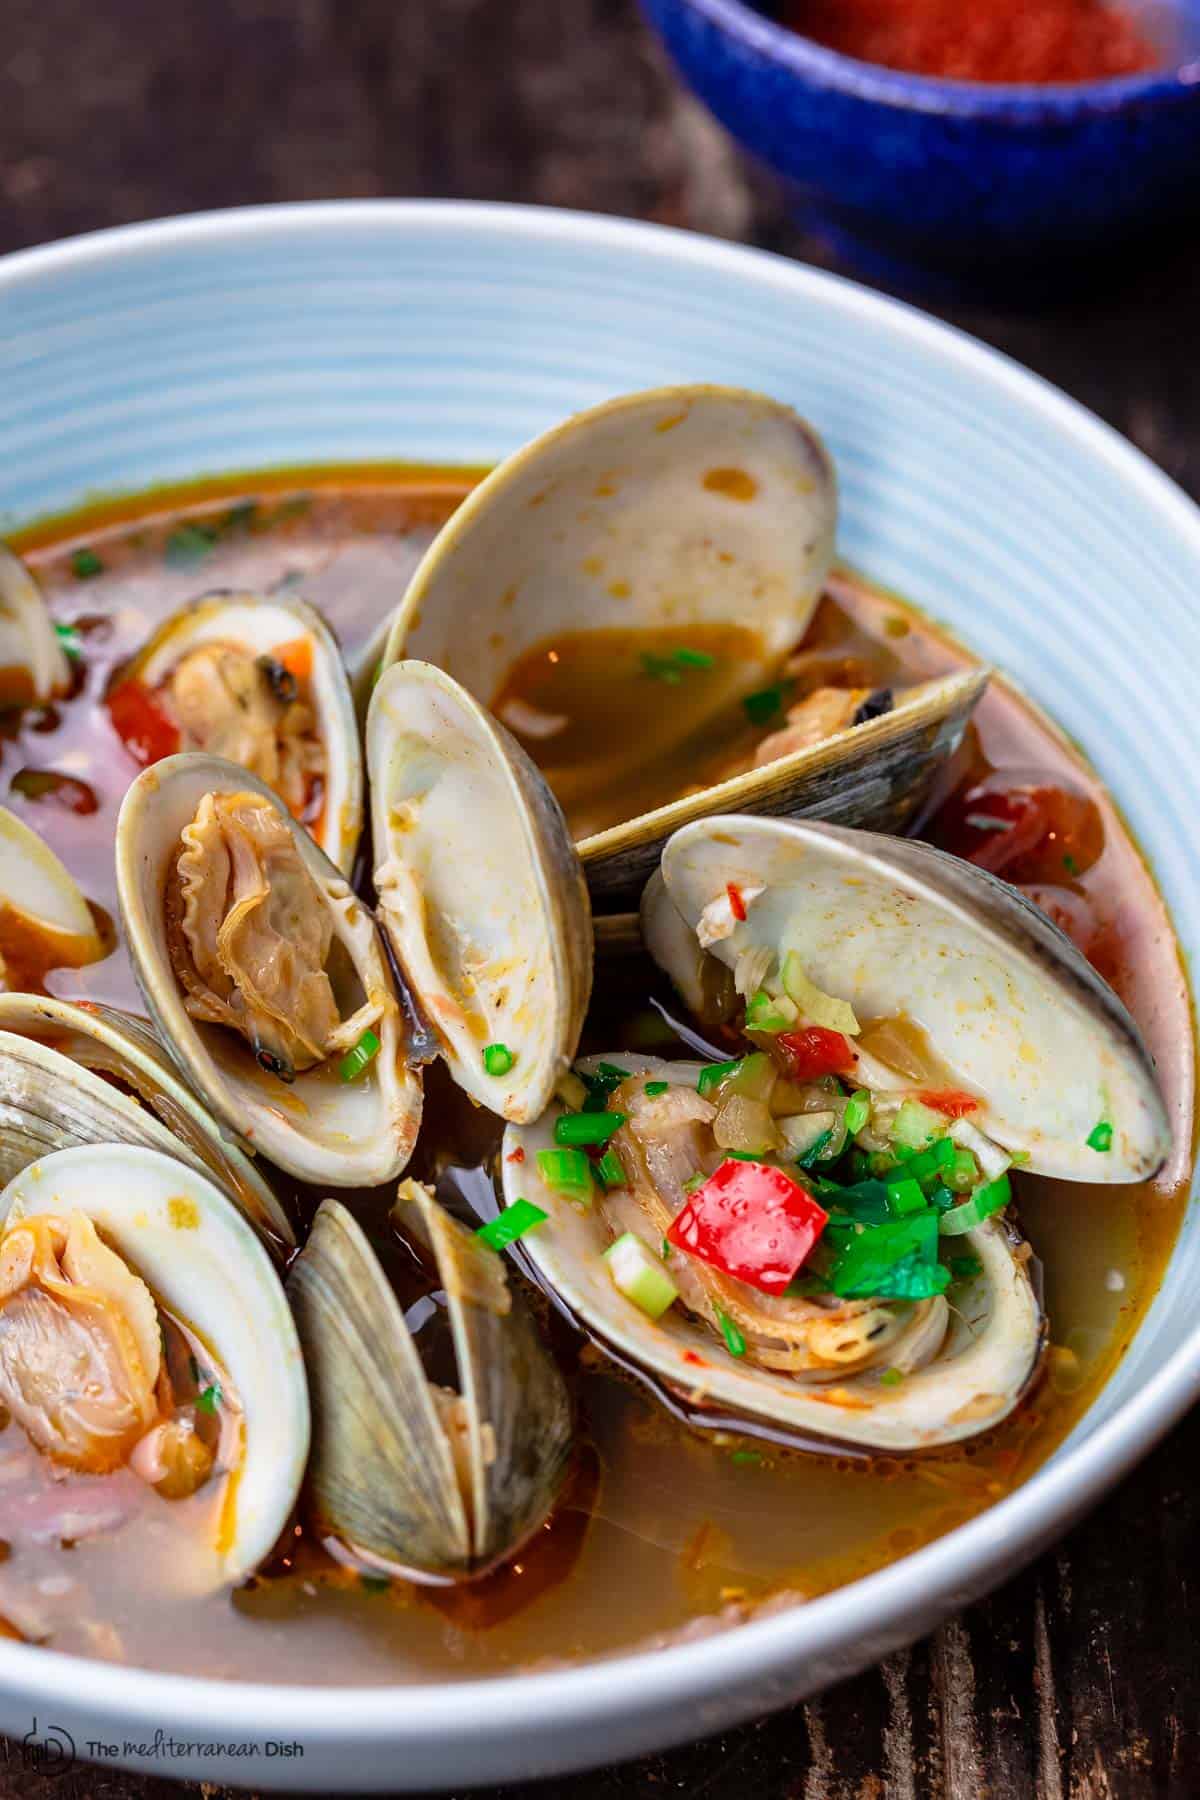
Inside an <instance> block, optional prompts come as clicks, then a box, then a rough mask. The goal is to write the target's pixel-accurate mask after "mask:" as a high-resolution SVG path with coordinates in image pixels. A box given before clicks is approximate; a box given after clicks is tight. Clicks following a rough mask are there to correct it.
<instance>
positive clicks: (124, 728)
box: [108, 681, 180, 765]
mask: <svg viewBox="0 0 1200 1800" xmlns="http://www.w3.org/2000/svg"><path fill="white" fill-rule="evenodd" d="M108 716H109V718H110V719H111V720H112V722H113V729H114V730H115V732H116V734H117V736H118V737H119V738H120V739H121V741H122V743H123V744H124V745H125V748H126V749H127V750H128V751H129V754H130V755H131V756H133V757H136V759H137V761H138V762H140V763H142V764H143V765H148V764H150V763H156V762H158V761H159V760H160V759H161V758H162V757H164V756H173V755H174V754H175V752H176V750H178V748H179V744H180V736H179V729H178V727H177V726H176V725H175V724H174V723H173V721H172V720H171V719H169V718H168V716H167V714H166V713H165V712H164V710H163V708H162V706H161V705H160V704H159V701H158V699H157V697H156V696H155V695H154V694H153V693H151V691H150V689H149V688H146V687H143V686H142V684H141V682H140V681H122V682H121V683H120V684H119V686H117V687H115V688H113V690H112V692H111V693H110V694H109V696H108Z"/></svg>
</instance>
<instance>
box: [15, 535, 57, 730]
mask: <svg viewBox="0 0 1200 1800" xmlns="http://www.w3.org/2000/svg"><path fill="white" fill-rule="evenodd" d="M0 668H2V669H11V668H19V669H25V670H27V672H28V674H29V681H30V685H31V688H32V690H33V698H34V700H36V701H39V702H44V701H46V700H49V699H50V698H51V697H52V696H53V695H55V694H61V693H65V692H66V690H67V688H68V687H69V686H70V684H71V671H70V667H69V665H68V663H67V657H66V652H65V651H64V650H63V647H62V645H61V644H60V643H59V641H58V636H57V633H56V632H55V629H54V622H53V620H52V619H51V617H50V614H49V613H48V612H47V610H46V603H45V601H44V600H43V599H42V594H41V589H40V588H39V587H38V584H37V582H36V581H35V580H34V579H33V576H32V575H31V574H30V573H29V570H28V569H27V568H26V567H25V565H24V563H23V562H22V561H21V559H20V558H19V557H17V556H14V555H13V553H12V551H11V550H9V549H8V548H7V547H6V546H5V545H4V544H2V543H0Z"/></svg>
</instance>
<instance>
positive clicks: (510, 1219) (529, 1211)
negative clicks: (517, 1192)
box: [475, 1200, 549, 1250]
mask: <svg viewBox="0 0 1200 1800" xmlns="http://www.w3.org/2000/svg"><path fill="white" fill-rule="evenodd" d="M548 1217H549V1214H548V1213H544V1212H543V1211H542V1209H541V1207H540V1206H535V1205H534V1204H533V1201H532V1200H514V1201H513V1203H512V1205H511V1206H506V1207H505V1209H504V1211H503V1212H502V1213H500V1214H499V1215H498V1216H497V1217H496V1218H494V1219H489V1220H488V1222H487V1224H486V1225H481V1226H480V1227H479V1230H478V1231H477V1232H476V1233H475V1236H476V1237H477V1238H478V1239H479V1240H480V1242H481V1243H484V1244H486V1245H487V1247H488V1249H489V1250H503V1249H504V1246H505V1245H506V1244H515V1243H516V1241H517V1239H518V1238H522V1237H524V1236H525V1233H526V1232H527V1231H532V1230H533V1229H534V1227H535V1226H537V1225H544V1224H545V1222H546V1220H547V1218H548Z"/></svg>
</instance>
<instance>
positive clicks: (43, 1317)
mask: <svg viewBox="0 0 1200 1800" xmlns="http://www.w3.org/2000/svg"><path fill="white" fill-rule="evenodd" d="M0 1219H2V1221H3V1224H2V1228H0V1399H2V1400H3V1403H4V1405H5V1407H6V1408H7V1409H8V1410H9V1412H10V1413H11V1414H12V1416H13V1417H14V1418H15V1419H17V1420H18V1421H19V1422H20V1423H21V1424H22V1425H23V1426H24V1428H25V1430H26V1432H27V1434H28V1435H29V1437H30V1439H31V1441H32V1442H33V1443H34V1445H35V1446H36V1447H37V1448H38V1450H39V1451H41V1452H42V1454H44V1455H45V1456H47V1457H49V1458H50V1459H51V1460H52V1461H53V1462H55V1463H57V1464H59V1465H60V1466H62V1467H65V1468H70V1469H77V1470H83V1471H86V1472H89V1473H93V1474H104V1473H106V1472H109V1471H111V1470H113V1469H116V1468H120V1467H122V1466H128V1467H129V1468H131V1469H132V1470H133V1472H134V1473H135V1474H137V1475H139V1476H141V1478H142V1479H143V1480H145V1481H147V1482H148V1483H150V1484H151V1485H153V1486H155V1487H156V1488H158V1490H159V1492H160V1493H161V1494H162V1495H163V1497H164V1498H165V1499H167V1500H179V1499H182V1498H184V1497H185V1496H188V1495H191V1494H192V1493H195V1492H197V1490H202V1489H204V1488H205V1487H207V1486H208V1485H209V1484H210V1483H213V1482H214V1481H215V1480H216V1479H217V1478H219V1477H224V1481H223V1482H222V1484H221V1488H220V1490H219V1491H218V1490H216V1489H214V1490H213V1491H214V1492H215V1493H216V1504H214V1506H213V1507H212V1508H211V1509H210V1511H209V1513H208V1514H206V1515H205V1517H206V1518H207V1519H208V1531H209V1541H208V1545H207V1548H208V1550H209V1551H210V1552H211V1557H210V1559H206V1561H205V1565H204V1567H203V1568H202V1570H201V1577H202V1579H203V1581H204V1582H205V1584H206V1585H211V1584H212V1583H213V1582H214V1581H215V1582H216V1583H218V1584H223V1583H235V1582H237V1581H239V1580H241V1579H242V1578H243V1577H244V1576H245V1575H247V1574H248V1573H250V1571H251V1570H253V1569H254V1568H255V1567H256V1566H257V1565H258V1564H259V1563H260V1562H261V1561H262V1560H263V1558H264V1557H265V1556H266V1555H267V1554H268V1553H269V1551H270V1550H271V1548H272V1546H273V1545H274V1543H275V1541H276V1539H277V1538H278V1537H279V1535H280V1533H281V1531H282V1530H283V1528H284V1526H285V1525H286V1524H287V1521H288V1518H289V1516H290V1514H291V1512H292V1509H293V1507H294V1505H295V1502H296V1497H297V1493H298V1491H299V1487H300V1480H301V1476H302V1474H303V1470H304V1465H305V1460H306V1457H307V1454H308V1443H309V1407H308V1392H307V1388H306V1385H305V1379H304V1367H303V1363H302V1360H301V1356H300V1347H299V1343H298V1341H297V1337H296V1331H295V1327H294V1325H293V1323H292V1319H291V1315H290V1313H289V1311H288V1306H287V1301H286V1298H285V1295H284V1292H283V1287H282V1285H281V1283H280V1280H279V1277H278V1275H277V1274H276V1272H275V1269H274V1267H273V1265H272V1263H271V1260H270V1258H269V1257H268V1255H267V1253H266V1251H265V1250H264V1249H263V1246H262V1244H261V1243H260V1242H259V1240H258V1238H257V1236H256V1235H255V1233H254V1232H253V1231H252V1230H251V1228H250V1226H249V1225H248V1223H247V1222H246V1220H245V1219H244V1218H243V1216H242V1214H241V1213H240V1212H239V1211H238V1210H237V1208H236V1207H234V1206H232V1205H231V1204H230V1203H229V1201H228V1199H227V1198H226V1197H225V1195H224V1194H222V1193H221V1192H220V1191H219V1190H218V1189H217V1188H216V1187H215V1186H214V1185H213V1183H212V1182H211V1181H209V1180H208V1178H207V1176H205V1175H202V1174H200V1173H199V1172H198V1171H197V1170H196V1169H194V1168H191V1167H189V1166H188V1165H187V1164H186V1163H182V1162H178V1161H176V1160H175V1159H173V1158H172V1157H168V1156H164V1155H162V1154H160V1153H159V1152H158V1151H156V1150H151V1149H147V1148H145V1147H142V1146H134V1145H130V1144H107V1145H88V1146H86V1147H81V1148H76V1149H71V1150H61V1151H58V1152H57V1153H55V1154H54V1155H52V1156H48V1157H46V1158H45V1159H44V1160H42V1161H40V1162H36V1163H31V1164H30V1166H29V1167H28V1168H27V1169H24V1170H23V1171H22V1172H21V1173H20V1174H19V1175H18V1176H17V1177H16V1178H15V1179H14V1180H13V1181H10V1182H9V1184H8V1186H7V1187H6V1188H5V1190H4V1192H3V1195H0ZM81 1388H82V1390H83V1391H82V1394H81ZM178 1574H179V1579H180V1580H181V1581H184V1580H186V1579H187V1576H186V1575H185V1573H184V1572H183V1571H179V1572H178Z"/></svg>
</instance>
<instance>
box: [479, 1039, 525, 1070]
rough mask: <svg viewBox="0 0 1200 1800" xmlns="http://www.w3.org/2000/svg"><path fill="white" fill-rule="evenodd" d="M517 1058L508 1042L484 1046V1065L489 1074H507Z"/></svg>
mask: <svg viewBox="0 0 1200 1800" xmlns="http://www.w3.org/2000/svg"><path fill="white" fill-rule="evenodd" d="M516 1060H517V1059H516V1057H515V1056H514V1055H513V1053H512V1051H511V1050H510V1049H509V1047H508V1045H507V1044H485V1045H484V1046H483V1066H484V1068H485V1069H486V1070H487V1072H488V1074H489V1075H507V1074H508V1072H509V1070H510V1069H511V1068H512V1066H513V1064H514V1063H515V1062H516Z"/></svg>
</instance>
